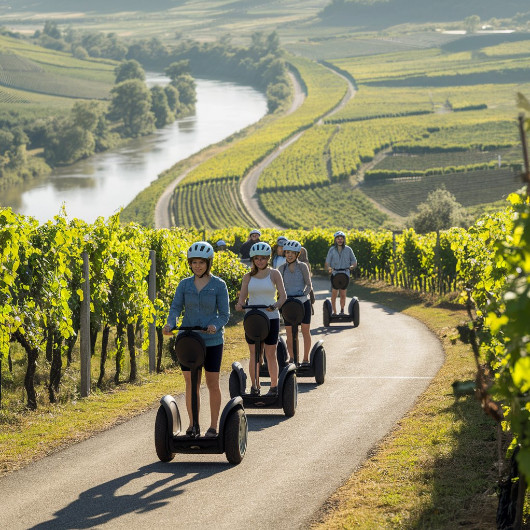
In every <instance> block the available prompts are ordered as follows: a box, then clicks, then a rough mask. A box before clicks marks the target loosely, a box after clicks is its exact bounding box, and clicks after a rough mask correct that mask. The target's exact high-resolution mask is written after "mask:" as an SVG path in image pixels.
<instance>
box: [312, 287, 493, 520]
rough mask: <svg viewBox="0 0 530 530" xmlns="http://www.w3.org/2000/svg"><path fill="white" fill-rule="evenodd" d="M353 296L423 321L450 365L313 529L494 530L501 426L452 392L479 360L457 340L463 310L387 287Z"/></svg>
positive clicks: (471, 401) (358, 290)
mask: <svg viewBox="0 0 530 530" xmlns="http://www.w3.org/2000/svg"><path fill="white" fill-rule="evenodd" d="M354 290H355V294H356V296H358V297H359V298H361V299H363V300H369V301H371V302H377V303H381V304H384V305H385V306H387V307H391V308H393V309H396V310H399V311H401V312H403V313H405V314H408V315H410V316H412V317H414V318H416V319H418V320H420V321H422V322H423V323H425V324H426V325H427V327H429V329H430V330H431V331H432V332H433V333H435V334H436V335H437V336H438V338H439V339H440V341H441V343H442V345H443V347H444V351H445V363H444V365H443V367H442V368H441V369H440V371H439V373H438V374H437V376H436V377H435V378H434V380H433V381H432V383H431V385H430V386H429V388H428V389H427V390H426V391H425V392H424V393H423V394H422V395H421V396H420V397H419V398H418V400H417V402H416V405H415V406H414V408H413V409H412V410H411V411H409V413H408V414H407V415H406V416H405V417H404V418H402V420H401V421H400V422H399V423H398V424H397V425H396V426H395V428H394V429H393V431H392V432H391V433H389V434H388V435H387V436H386V437H385V439H384V440H383V441H382V442H381V443H380V444H379V446H378V447H376V448H374V450H373V452H372V454H371V455H370V457H369V458H368V460H367V461H366V462H365V463H364V464H363V465H362V466H361V468H360V469H359V470H358V471H357V472H356V473H355V474H353V475H352V476H351V477H350V479H349V480H348V481H347V482H346V483H345V484H344V485H343V486H342V487H341V488H340V489H338V490H337V491H336V492H335V494H334V495H332V497H331V498H330V499H329V500H328V502H327V503H326V505H325V506H324V507H323V509H322V510H321V512H320V513H319V514H318V515H317V517H316V518H315V520H314V522H313V524H312V526H311V528H313V529H324V528H325V529H329V528H341V529H344V528H367V529H368V528H370V529H373V528H436V529H454V528H459V527H466V528H477V529H478V528H480V529H488V528H496V524H495V515H496V509H497V495H496V483H497V479H498V471H497V466H496V462H497V441H496V438H497V435H496V425H495V423H494V422H493V421H492V420H490V419H489V418H488V417H487V416H486V415H485V414H484V412H483V411H482V409H481V407H480V404H479V402H478V401H477V399H476V398H475V396H474V395H462V396H455V394H454V393H453V387H452V383H453V382H454V381H463V380H470V379H474V377H475V363H474V359H473V354H472V352H471V350H470V348H469V346H467V345H465V344H463V343H461V342H460V341H459V340H458V339H456V335H457V334H456V329H455V327H456V326H457V325H458V324H461V323H462V322H464V321H465V320H466V314H465V312H464V310H463V309H461V308H460V307H458V306H456V305H453V304H449V303H443V302H435V301H433V300H429V299H427V298H426V297H425V296H421V295H419V294H416V293H409V292H404V291H402V290H399V289H397V288H392V287H389V286H386V285H384V284H374V283H369V282H359V283H358V282H356V283H355V285H354ZM361 325H362V324H361Z"/></svg>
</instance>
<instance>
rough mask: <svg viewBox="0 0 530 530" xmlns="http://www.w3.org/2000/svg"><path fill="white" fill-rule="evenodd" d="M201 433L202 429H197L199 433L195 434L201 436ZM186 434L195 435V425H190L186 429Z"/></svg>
mask: <svg viewBox="0 0 530 530" xmlns="http://www.w3.org/2000/svg"><path fill="white" fill-rule="evenodd" d="M200 435H201V431H200V429H199V430H198V431H197V433H196V434H195V436H200ZM186 436H193V427H188V428H187V429H186Z"/></svg>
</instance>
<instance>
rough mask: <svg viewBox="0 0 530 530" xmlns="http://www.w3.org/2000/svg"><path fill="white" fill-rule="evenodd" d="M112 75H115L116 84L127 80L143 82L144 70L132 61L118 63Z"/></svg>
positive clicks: (136, 62)
mask: <svg viewBox="0 0 530 530" xmlns="http://www.w3.org/2000/svg"><path fill="white" fill-rule="evenodd" d="M114 73H115V74H116V80H115V83H116V84H118V83H121V82H123V81H127V80H128V79H139V80H140V81H145V72H144V69H143V68H142V65H141V64H140V63H139V62H138V61H135V60H134V59H131V60H129V61H123V62H122V63H120V64H119V65H118V66H116V68H115V69H114Z"/></svg>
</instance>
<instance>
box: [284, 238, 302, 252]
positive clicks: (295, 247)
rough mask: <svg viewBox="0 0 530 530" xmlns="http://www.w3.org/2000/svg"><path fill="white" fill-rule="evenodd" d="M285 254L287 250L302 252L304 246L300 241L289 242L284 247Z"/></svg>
mask: <svg viewBox="0 0 530 530" xmlns="http://www.w3.org/2000/svg"><path fill="white" fill-rule="evenodd" d="M283 250H284V252H285V251H286V250H291V251H292V252H300V251H301V250H302V245H301V244H300V243H299V242H298V241H294V240H293V241H287V242H286V243H285V245H284V246H283Z"/></svg>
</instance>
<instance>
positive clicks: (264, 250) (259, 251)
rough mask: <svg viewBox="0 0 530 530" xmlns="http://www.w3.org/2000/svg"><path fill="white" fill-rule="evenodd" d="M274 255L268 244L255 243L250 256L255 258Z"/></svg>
mask: <svg viewBox="0 0 530 530" xmlns="http://www.w3.org/2000/svg"><path fill="white" fill-rule="evenodd" d="M271 253H272V249H271V246H270V245H269V244H268V243H262V242H260V243H254V244H253V245H252V246H251V247H250V252H249V256H250V257H251V258H253V257H254V256H270V255H271Z"/></svg>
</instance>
